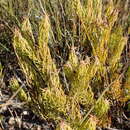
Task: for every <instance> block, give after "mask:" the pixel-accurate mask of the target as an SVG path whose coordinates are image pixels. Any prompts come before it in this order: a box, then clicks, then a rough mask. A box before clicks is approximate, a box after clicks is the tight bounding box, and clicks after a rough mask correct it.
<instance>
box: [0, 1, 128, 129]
mask: <svg viewBox="0 0 130 130" xmlns="http://www.w3.org/2000/svg"><path fill="white" fill-rule="evenodd" d="M3 2H4V1H3ZM5 3H6V2H5ZM5 3H3V5H2V7H4V9H6V10H9V11H8V13H9V14H10V15H11V17H13V18H15V20H14V21H15V25H17V28H15V31H14V38H13V43H12V45H13V48H14V51H15V54H16V55H17V58H18V61H19V66H20V67H21V69H22V71H23V72H24V74H25V76H26V81H27V84H28V87H27V90H28V92H25V91H24V90H23V88H21V89H20V91H19V93H18V97H19V99H20V100H23V101H27V102H28V106H30V107H31V109H32V110H33V111H34V112H35V113H36V114H38V115H39V116H41V117H42V118H44V119H54V120H55V121H57V122H58V123H59V122H60V123H59V124H58V126H57V130H58V129H66V130H67V129H68V130H71V129H79V130H80V129H90V130H95V129H96V126H98V125H100V126H102V127H105V126H107V125H109V124H108V122H110V121H108V120H109V119H110V117H109V116H108V114H107V113H108V111H109V109H110V103H109V100H110V99H111V98H113V99H116V100H117V101H118V100H120V101H123V100H124V99H126V98H127V97H128V96H127V95H129V94H125V92H124V90H126V91H129V90H127V89H128V88H129V86H128V84H129V77H130V75H129V69H128V71H127V72H126V81H125V83H124V84H123V87H124V90H123V89H122V85H121V83H123V80H122V78H121V75H120V73H121V71H120V72H118V70H120V69H123V68H122V65H121V64H122V63H121V54H122V52H123V49H124V47H125V45H126V44H127V39H128V38H127V35H124V26H123V25H122V24H119V23H118V22H119V10H118V9H117V5H116V4H115V3H114V2H113V0H111V1H109V2H108V4H106V5H105V4H103V2H102V0H87V1H84V0H83V1H80V0H69V1H68V0H67V1H65V0H55V1H54V0H51V1H49V0H46V1H41V0H39V4H36V5H35V3H33V2H32V1H28V4H27V6H28V7H27V10H25V11H23V9H22V7H25V6H26V5H23V4H24V2H20V1H18V0H16V1H15V0H12V3H14V4H16V3H19V4H18V5H19V6H20V8H17V9H14V8H13V7H12V4H11V2H9V1H8V0H7V3H10V4H9V6H7V5H6V4H7V3H6V4H5ZM38 5H39V7H40V8H38ZM15 6H16V5H15ZM30 6H31V8H30ZM16 7H17V6H16ZM33 7H36V9H37V11H35V13H36V14H35V17H36V16H37V17H39V20H37V21H38V22H39V24H37V23H38V22H36V21H35V20H36V18H34V17H33V13H32V12H33V11H34V8H33ZM17 10H18V12H17ZM22 11H23V13H25V14H26V12H28V13H29V11H30V14H31V17H29V16H26V15H25V14H20V13H22ZM41 11H42V14H41V13H39V14H38V13H37V12H41ZM40 14H41V16H40ZM22 16H23V17H22ZM20 17H22V18H23V22H22V24H20V20H19V19H20ZM33 18H34V19H33ZM16 21H17V22H16ZM38 25H39V26H38ZM123 74H124V73H123ZM10 86H11V88H12V90H13V91H17V90H18V89H19V88H20V85H19V84H18V81H17V80H16V79H12V80H11V81H10ZM106 91H107V92H106ZM27 93H28V94H27ZM120 98H122V99H120ZM108 99H109V100H108ZM128 99H129V97H128V98H127V100H128ZM90 114H92V115H91V116H90ZM63 120H64V121H63Z"/></svg>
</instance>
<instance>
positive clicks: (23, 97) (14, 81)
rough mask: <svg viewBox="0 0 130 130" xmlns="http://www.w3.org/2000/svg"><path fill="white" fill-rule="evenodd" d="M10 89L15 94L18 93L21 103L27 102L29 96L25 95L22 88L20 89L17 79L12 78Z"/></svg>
mask: <svg viewBox="0 0 130 130" xmlns="http://www.w3.org/2000/svg"><path fill="white" fill-rule="evenodd" d="M10 88H11V90H12V91H13V92H17V91H18V98H19V99H20V100H21V101H27V99H28V98H27V95H26V93H25V91H24V90H23V88H22V87H20V85H19V83H18V81H17V79H15V78H12V79H11V80H10Z"/></svg>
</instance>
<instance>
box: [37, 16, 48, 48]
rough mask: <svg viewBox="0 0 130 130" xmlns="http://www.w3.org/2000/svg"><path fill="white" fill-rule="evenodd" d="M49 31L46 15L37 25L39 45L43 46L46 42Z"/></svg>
mask: <svg viewBox="0 0 130 130" xmlns="http://www.w3.org/2000/svg"><path fill="white" fill-rule="evenodd" d="M49 31H50V23H49V18H48V16H47V15H45V17H44V18H43V19H42V20H41V22H40V25H39V47H40V48H42V47H44V44H48V39H49Z"/></svg>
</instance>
